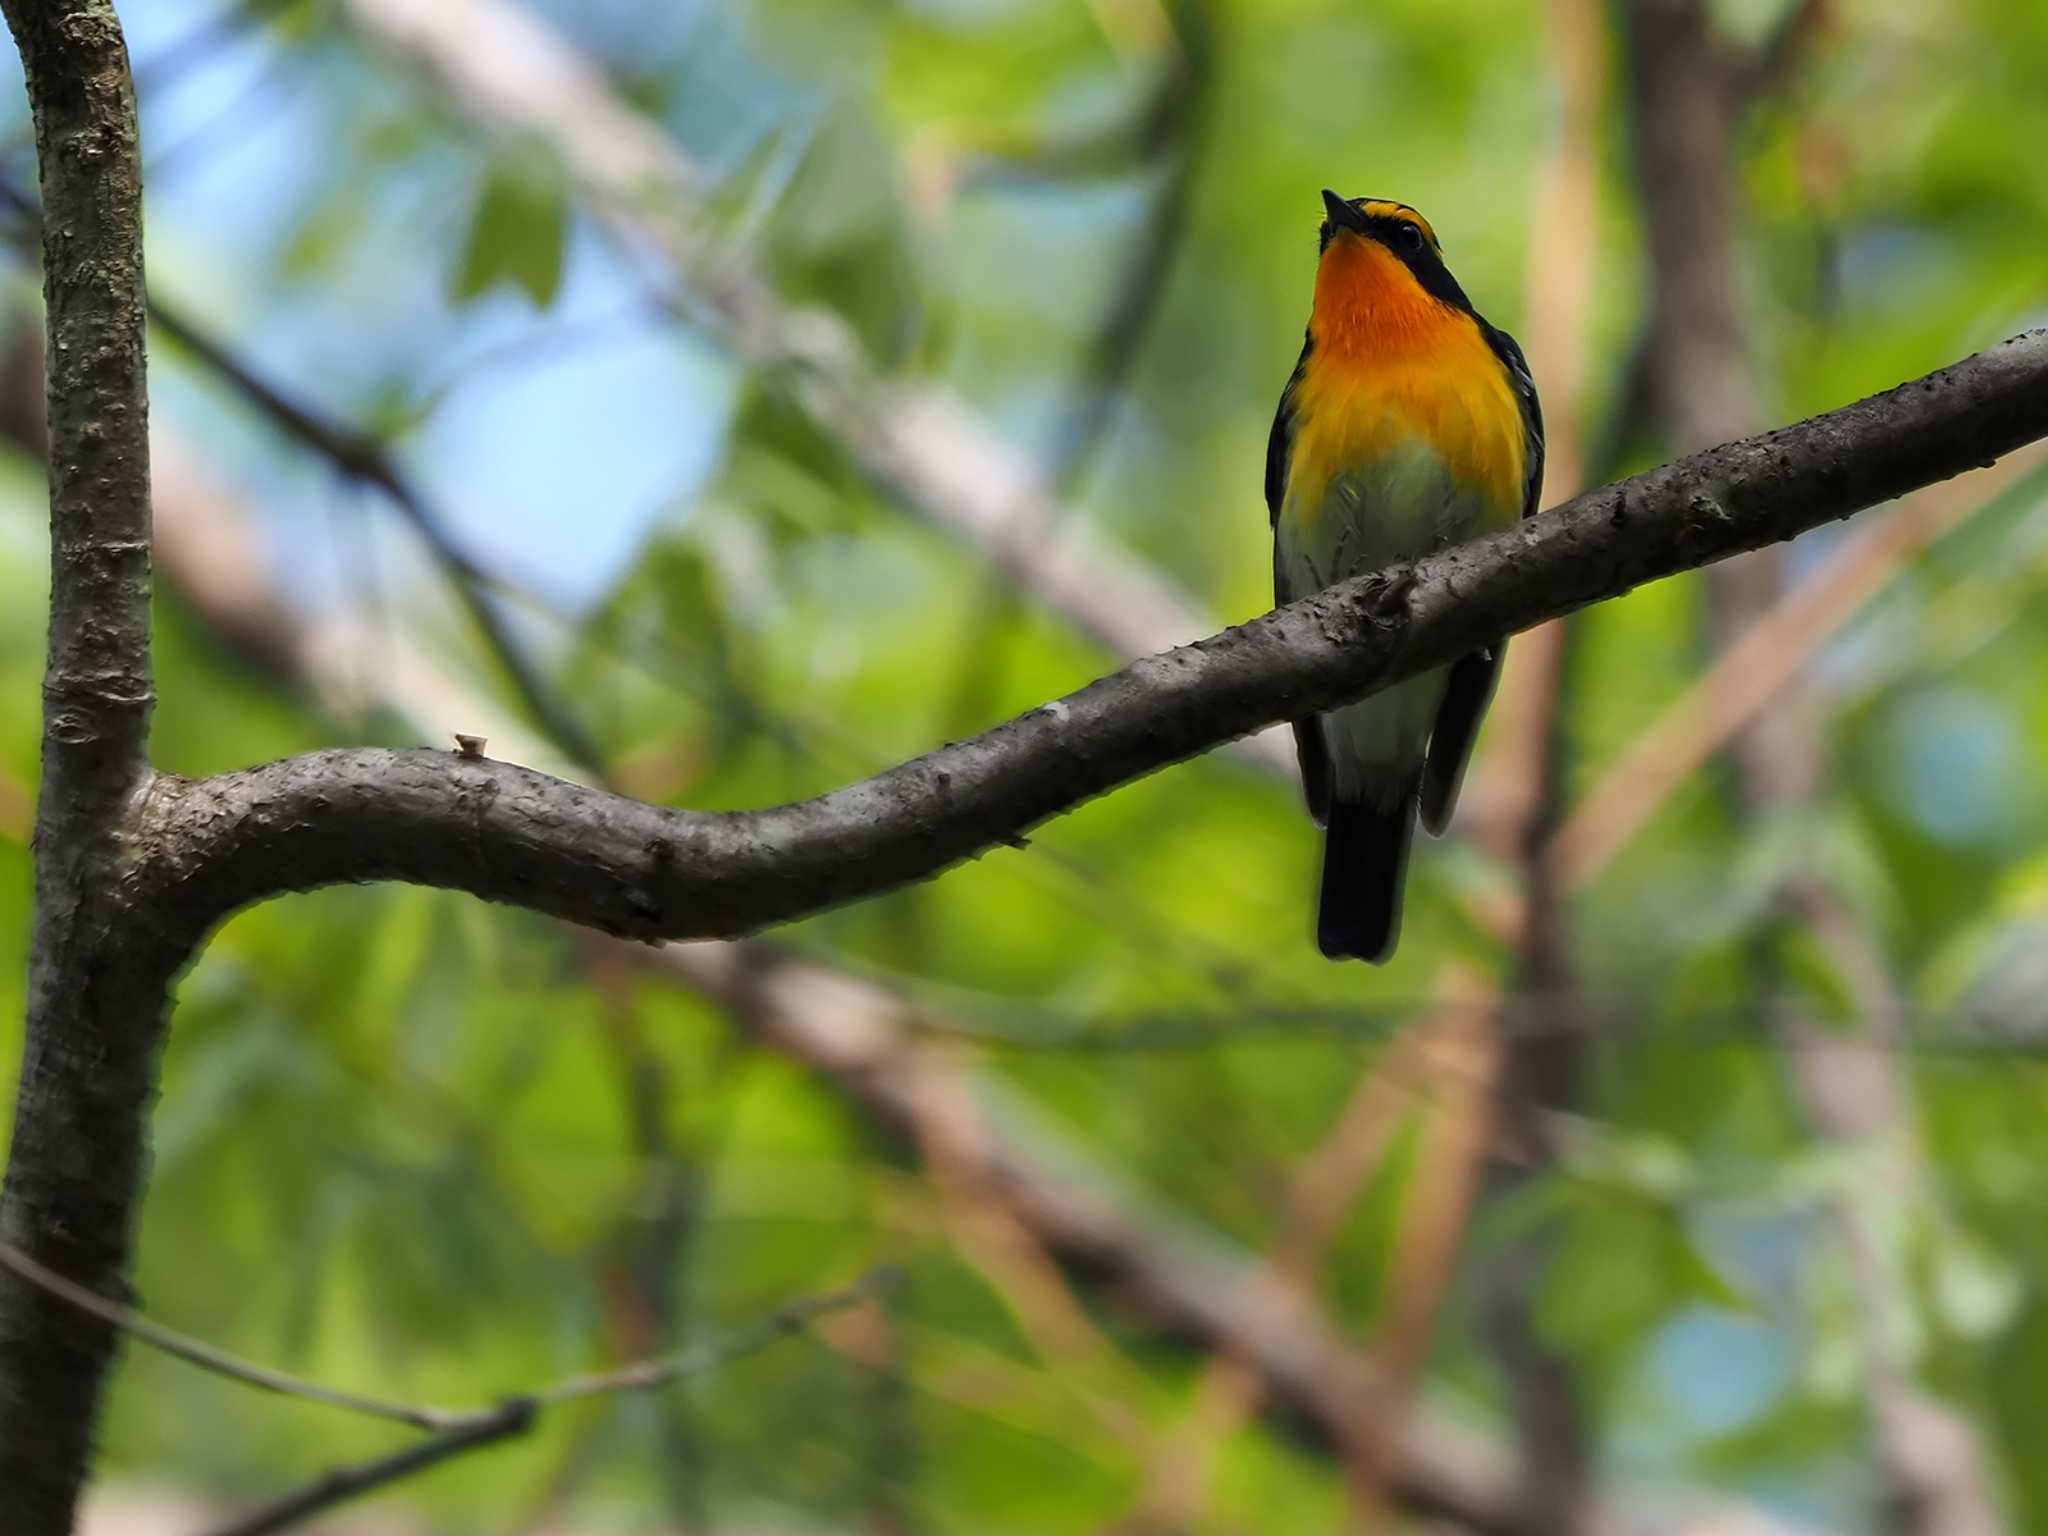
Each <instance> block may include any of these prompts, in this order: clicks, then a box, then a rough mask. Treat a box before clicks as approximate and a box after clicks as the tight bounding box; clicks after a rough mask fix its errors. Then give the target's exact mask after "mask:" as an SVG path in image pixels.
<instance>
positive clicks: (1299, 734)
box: [1266, 340, 1330, 824]
mask: <svg viewBox="0 0 2048 1536" xmlns="http://www.w3.org/2000/svg"><path fill="white" fill-rule="evenodd" d="M1308 349H1309V343H1308V342H1307V341H1306V340H1304V341H1303V342H1302V344H1301V361H1300V362H1298V363H1296V364H1295V365H1294V372H1293V373H1291V374H1289V375H1288V377H1287V387H1286V388H1285V389H1283V390H1281V391H1280V409H1279V410H1277V411H1275V412H1274V413H1273V433H1272V436H1270V437H1268V438H1267V439H1266V516H1267V521H1268V523H1269V524H1270V525H1271V526H1272V527H1273V528H1274V529H1275V530H1277V529H1278V528H1279V526H1280V506H1281V503H1282V502H1284V501H1285V500H1286V499H1287V459H1288V455H1289V454H1290V453H1291V452H1292V451H1293V448H1294V390H1295V386H1296V385H1298V384H1299V383H1300V382H1301V375H1302V370H1303V369H1305V368H1307V367H1308ZM1306 596H1308V594H1307V593H1306V592H1292V591H1289V590H1288V587H1287V573H1286V572H1285V571H1284V570H1282V569H1281V565H1280V539H1279V536H1278V533H1277V531H1276V533H1275V535H1274V539H1273V601H1274V602H1275V603H1276V604H1277V603H1291V602H1293V601H1294V600H1295V599H1296V598H1297V597H1306ZM1294 755H1295V757H1296V758H1297V759H1298V760H1299V762H1300V763H1301V792H1302V795H1303V797H1304V798H1305V799H1306V800H1307V801H1308V813H1309V815H1311V816H1313V817H1315V819H1316V821H1317V822H1318V823H1319V824H1320V823H1322V822H1324V821H1327V820H1328V819H1329V815H1330V754H1329V751H1328V750H1327V749H1326V748H1325V747H1324V745H1323V722H1322V718H1321V716H1319V715H1310V716H1309V717H1308V718H1307V719H1306V720H1297V721H1295V722H1294Z"/></svg>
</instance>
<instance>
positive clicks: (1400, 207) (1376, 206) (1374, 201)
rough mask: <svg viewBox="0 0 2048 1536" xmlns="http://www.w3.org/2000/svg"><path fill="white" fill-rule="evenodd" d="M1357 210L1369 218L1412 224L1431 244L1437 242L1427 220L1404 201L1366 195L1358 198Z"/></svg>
mask: <svg viewBox="0 0 2048 1536" xmlns="http://www.w3.org/2000/svg"><path fill="white" fill-rule="evenodd" d="M1358 211H1359V212H1360V213H1362V214H1364V215H1365V216H1366V217H1367V218H1369V219H1397V220H1400V221H1401V222H1403V223H1407V224H1413V225H1414V226H1415V227H1416V228H1417V229H1419V230H1421V231H1422V233H1423V235H1424V236H1425V237H1426V238H1427V239H1428V241H1429V243H1430V244H1431V245H1436V244H1438V241H1437V238H1436V231H1435V230H1434V229H1433V228H1431V227H1430V223H1429V220H1427V219H1425V218H1424V217H1423V216H1422V215H1421V214H1419V213H1417V212H1416V211H1415V210H1414V209H1413V208H1410V207H1409V206H1408V205H1407V204H1406V203H1390V202H1385V201H1383V200H1381V199H1379V198H1372V197H1367V198H1361V199H1359V203H1358Z"/></svg>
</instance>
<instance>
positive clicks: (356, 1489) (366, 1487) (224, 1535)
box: [208, 1398, 534, 1536]
mask: <svg viewBox="0 0 2048 1536" xmlns="http://www.w3.org/2000/svg"><path fill="white" fill-rule="evenodd" d="M533 1420H534V1405H533V1402H532V1400H531V1399H530V1398H515V1399H513V1400H512V1401H510V1402H508V1403H506V1404H505V1405H504V1406H503V1407H502V1408H500V1409H499V1410H498V1411H497V1412H496V1413H495V1414H493V1415H491V1416H490V1417H489V1418H485V1419H479V1420H478V1421H476V1422H475V1423H472V1424H459V1425H457V1426H455V1427H454V1428H452V1429H443V1430H438V1431H436V1432H435V1433H434V1434H433V1436H432V1437H431V1438H429V1439H426V1440H422V1441H420V1442H419V1443H418V1444H416V1445H409V1446H406V1447H405V1448H404V1449H402V1450H397V1451H393V1452H392V1453H391V1454H390V1455H388V1456H379V1457H377V1458H376V1459H375V1460H373V1461H364V1462H358V1463H356V1464H355V1465H353V1466H346V1467H336V1468H335V1469H334V1470H333V1471H331V1472H325V1473H322V1474H321V1475H320V1476H319V1477H318V1478H316V1479H315V1480H314V1481H312V1482H310V1483H308V1484H306V1486H305V1487H303V1488H300V1489H297V1490H295V1491H293V1492H291V1493H288V1494H285V1495H284V1496H283V1497H282V1498H278V1499H274V1500H272V1501H271V1502H270V1503H268V1504H265V1505H263V1506H262V1507H261V1508H259V1509H254V1510H251V1511H250V1512H249V1513H248V1514H246V1515H243V1516H242V1517H241V1518H240V1519H237V1520H234V1521H231V1522H229V1523H228V1524H226V1525H222V1526H216V1527H214V1529H213V1530H212V1531H210V1532H209V1533H208V1536H272V1533H273V1532H276V1531H282V1530H287V1529H289V1528H290V1527H292V1526H294V1525H297V1524H299V1523H300V1522H302V1521H305V1520H309V1519H311V1518H312V1517H313V1516H314V1515H317V1514H321V1513H323V1512H324V1511H326V1510H330V1509H332V1508H334V1506H335V1505H337V1504H345V1503H347V1502H348V1501H349V1500H351V1499H359V1498H361V1497H362V1496H363V1495H364V1494H366V1493H374V1492H375V1491H376V1490H377V1489H379V1488H383V1487H387V1486H388V1485H390V1484H392V1483H395V1482H398V1481H400V1480H401V1479H403V1478H408V1477H412V1476H413V1475H415V1474H416V1473H420V1472H424V1471H426V1470H427V1469H428V1468H429V1467H436V1466H439V1465H440V1464H441V1463H442V1462H444V1461H447V1460H449V1459H450V1458H451V1457H455V1456H460V1455H462V1454H463V1453H464V1452H466V1451H474V1450H480V1449H482V1448H483V1447H484V1446H487V1445H495V1444H497V1442H498V1441H500V1440H511V1439H516V1438H517V1437H518V1436H520V1435H523V1434H525V1433H526V1432H527V1431H528V1430H530V1429H532V1428H533Z"/></svg>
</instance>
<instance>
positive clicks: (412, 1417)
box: [0, 1242, 495, 1432]
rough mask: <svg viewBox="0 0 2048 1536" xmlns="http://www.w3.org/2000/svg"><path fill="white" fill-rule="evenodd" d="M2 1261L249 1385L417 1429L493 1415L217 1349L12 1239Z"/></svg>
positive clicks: (106, 1319)
mask: <svg viewBox="0 0 2048 1536" xmlns="http://www.w3.org/2000/svg"><path fill="white" fill-rule="evenodd" d="M0 1264H4V1265H6V1266H7V1267H8V1268H9V1269H11V1270H13V1271H14V1272H15V1273H16V1274H17V1275H20V1276H21V1277H22V1278H23V1279H24V1280H27V1281H28V1282H29V1283H30V1284H32V1285H39V1286H41V1287H42V1288H43V1289H44V1290H46V1291H48V1292H49V1293H50V1294H51V1295H52V1296H56V1297H58V1298H60V1299H62V1300H64V1301H68V1302H69V1303H71V1305H72V1306H74V1307H76V1308H78V1309H79V1310H80V1311H81V1312H87V1313H90V1314H91V1315H92V1316H94V1317H96V1318H98V1319H99V1320H100V1321H101V1322H103V1323H108V1324H111V1325H112V1326H113V1327H115V1328H118V1329H120V1330H121V1331H122V1332H123V1333H125V1334H127V1335H128V1336H129V1337H130V1338H133V1339H135V1340H136V1341H138V1342H139V1343H143V1344H147V1345H148V1346H149V1347H150V1348H151V1349H155V1350H160V1351H162V1352H163V1353H164V1354H167V1355H170V1356H172V1357H174V1358H176V1359H179V1360H183V1361H184V1362H185V1363H186V1364H187V1365H195V1366H197V1367H198V1368H199V1369H200V1370H202V1371H211V1372H212V1373H213V1374H214V1375H216V1376H225V1377H227V1378H228V1379H229V1380H230V1381H239V1382H240V1383H242V1385H243V1386H246V1387H255V1388H257V1389H258V1390H259V1391H263V1392H275V1393H278V1394H279V1395H280V1396H284V1397H296V1398H301V1399H303V1400H304V1401H306V1402H309V1403H324V1404H326V1405H327V1406H328V1407H330V1408H343V1409H346V1410H347V1411H348V1412H350V1413H359V1414H363V1415H365V1416H366V1417H369V1418H374V1419H389V1420H391V1421H392V1422H393V1423H397V1424H405V1425H409V1426H411V1427H412V1428H414V1429H424V1430H432V1431H436V1432H439V1431H444V1430H451V1429H462V1428H468V1427H473V1426H474V1425H475V1424H476V1423H478V1422H480V1420H482V1419H487V1418H489V1417H491V1414H492V1413H493V1412H495V1410H486V1411H485V1412H484V1413H482V1414H473V1413H463V1412H459V1411H455V1410H450V1409H444V1408H420V1407H415V1406H413V1405H411V1404H408V1403H394V1402H387V1401H385V1400H384V1399H382V1398H375V1397H365V1396H364V1395H362V1394H361V1393H359V1392H345V1391H342V1390H341V1389H339V1388H337V1387H325V1386H322V1385H320V1383H318V1382H315V1381H306V1380H304V1379H302V1378H300V1377H297V1376H288V1375H286V1374H285V1373H284V1372H282V1371H273V1370H271V1369H269V1368H268V1367H266V1366H261V1365H255V1364H252V1363H251V1362H249V1361H247V1360H242V1359H239V1358H237V1357H236V1356H234V1355H230V1354H228V1353H227V1352H226V1351H224V1350H219V1349H215V1348H214V1347H213V1346H212V1345H211V1344H207V1343H204V1342H202V1341H201V1340H199V1339H195V1338H193V1337H192V1336H191V1335H190V1334H186V1333H180V1332H178V1331H177V1330H176V1329H174V1328H166V1327H164V1325H163V1324H161V1323H157V1322H152V1321H151V1320H150V1319H149V1318H147V1317H144V1316H143V1315H142V1314H141V1313H140V1312H137V1311H136V1310H135V1309H134V1308H133V1307H128V1306H123V1305H122V1304H121V1303H120V1302H118V1301H110V1300H109V1299H108V1298H106V1297H105V1296H101V1295H99V1294H98V1293H97V1292H95V1291H89V1290H87V1289H86V1288H85V1287H84V1286H82V1285H79V1284H77V1283H75V1282H74V1281H71V1280H68V1279H66V1278H65V1277H64V1276H62V1275H60V1274H57V1273H56V1272H55V1271H53V1270H50V1269H47V1268H45V1267H44V1266H43V1265H41V1264H38V1263H37V1262H36V1261H35V1260H34V1259H32V1258H30V1257H29V1256H28V1255H27V1254H25V1253H23V1252H22V1251H21V1250H20V1249H19V1248H17V1247H15V1246H14V1245H13V1244H12V1243H8V1242H0Z"/></svg>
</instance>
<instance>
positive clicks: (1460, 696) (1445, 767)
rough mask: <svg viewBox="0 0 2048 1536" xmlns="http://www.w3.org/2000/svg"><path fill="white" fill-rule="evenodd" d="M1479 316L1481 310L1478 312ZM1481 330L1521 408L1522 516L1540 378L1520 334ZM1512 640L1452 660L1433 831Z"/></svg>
mask: <svg viewBox="0 0 2048 1536" xmlns="http://www.w3.org/2000/svg"><path fill="white" fill-rule="evenodd" d="M1473 318H1474V319H1478V317H1477V316H1474V317H1473ZM1479 334H1480V335H1482V336H1484V337H1485V338H1486V344H1487V345H1488V346H1490V347H1491V348H1493V355H1494V356H1495V357H1497V358H1499V359H1500V362H1501V366H1502V367H1503V368H1505V369H1507V371H1508V382H1509V383H1510V384H1511V385H1513V387H1514V391H1515V403H1516V404H1517V405H1519V406H1520V407H1521V410H1522V448H1523V455H1522V458H1523V471H1522V476H1523V478H1522V516H1524V517H1527V516H1529V515H1530V514H1531V513H1533V512H1534V511H1535V510H1536V503H1537V500H1538V498H1540V497H1541V496H1542V495H1543V406H1542V405H1541V403H1540V402H1539V401H1538V400H1537V398H1536V380H1535V378H1534V377H1533V376H1532V375H1531V374H1530V372H1529V360H1528V359H1527V358H1525V357H1523V356H1522V349H1521V348H1520V347H1519V346H1517V345H1516V344H1515V338H1514V337H1512V336H1510V335H1509V334H1508V333H1507V332H1506V331H1502V330H1496V329H1495V328H1494V327H1492V326H1490V325H1488V324H1487V323H1486V322H1485V321H1484V320H1480V321H1479ZM1506 652H1507V641H1506V640H1505V639H1502V640H1496V641H1494V642H1493V644H1491V645H1488V646H1483V647H1481V648H1480V649H1479V650H1476V651H1471V652H1468V653H1467V654H1465V655H1463V656H1461V657H1459V658H1458V660H1457V661H1456V662H1454V663H1452V665H1451V675H1450V677H1449V679H1448V680H1447V681H1446V683H1445V685H1444V701H1443V703H1442V704H1441V705H1439V706H1438V708H1437V712H1436V725H1435V727H1434V728H1433V729H1432V730H1431V731H1430V733H1429V758H1428V761H1427V762H1426V763H1425V764H1424V765H1423V770H1422V798H1421V806H1420V809H1421V813H1422V825H1423V827H1424V828H1425V829H1426V830H1427V831H1428V832H1429V834H1430V835H1431V836H1432V837H1441V836H1442V835H1443V832H1444V828H1445V827H1447V826H1449V825H1450V821H1451V812H1452V811H1454V810H1456V809H1457V805H1458V786H1459V785H1461V784H1462V783H1464V780H1465V769H1466V766H1467V765H1468V764H1469V763H1470V762H1471V760H1472V747H1473V744H1474V743H1475V742H1477V741H1478V739H1479V721H1480V717H1481V716H1483V715H1484V714H1485V713H1486V706H1487V705H1488V704H1489V703H1490V702H1492V699H1493V689H1494V685H1495V684H1496V683H1497V682H1499V681H1500V664H1501V658H1502V656H1504V655H1505V654H1506Z"/></svg>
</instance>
